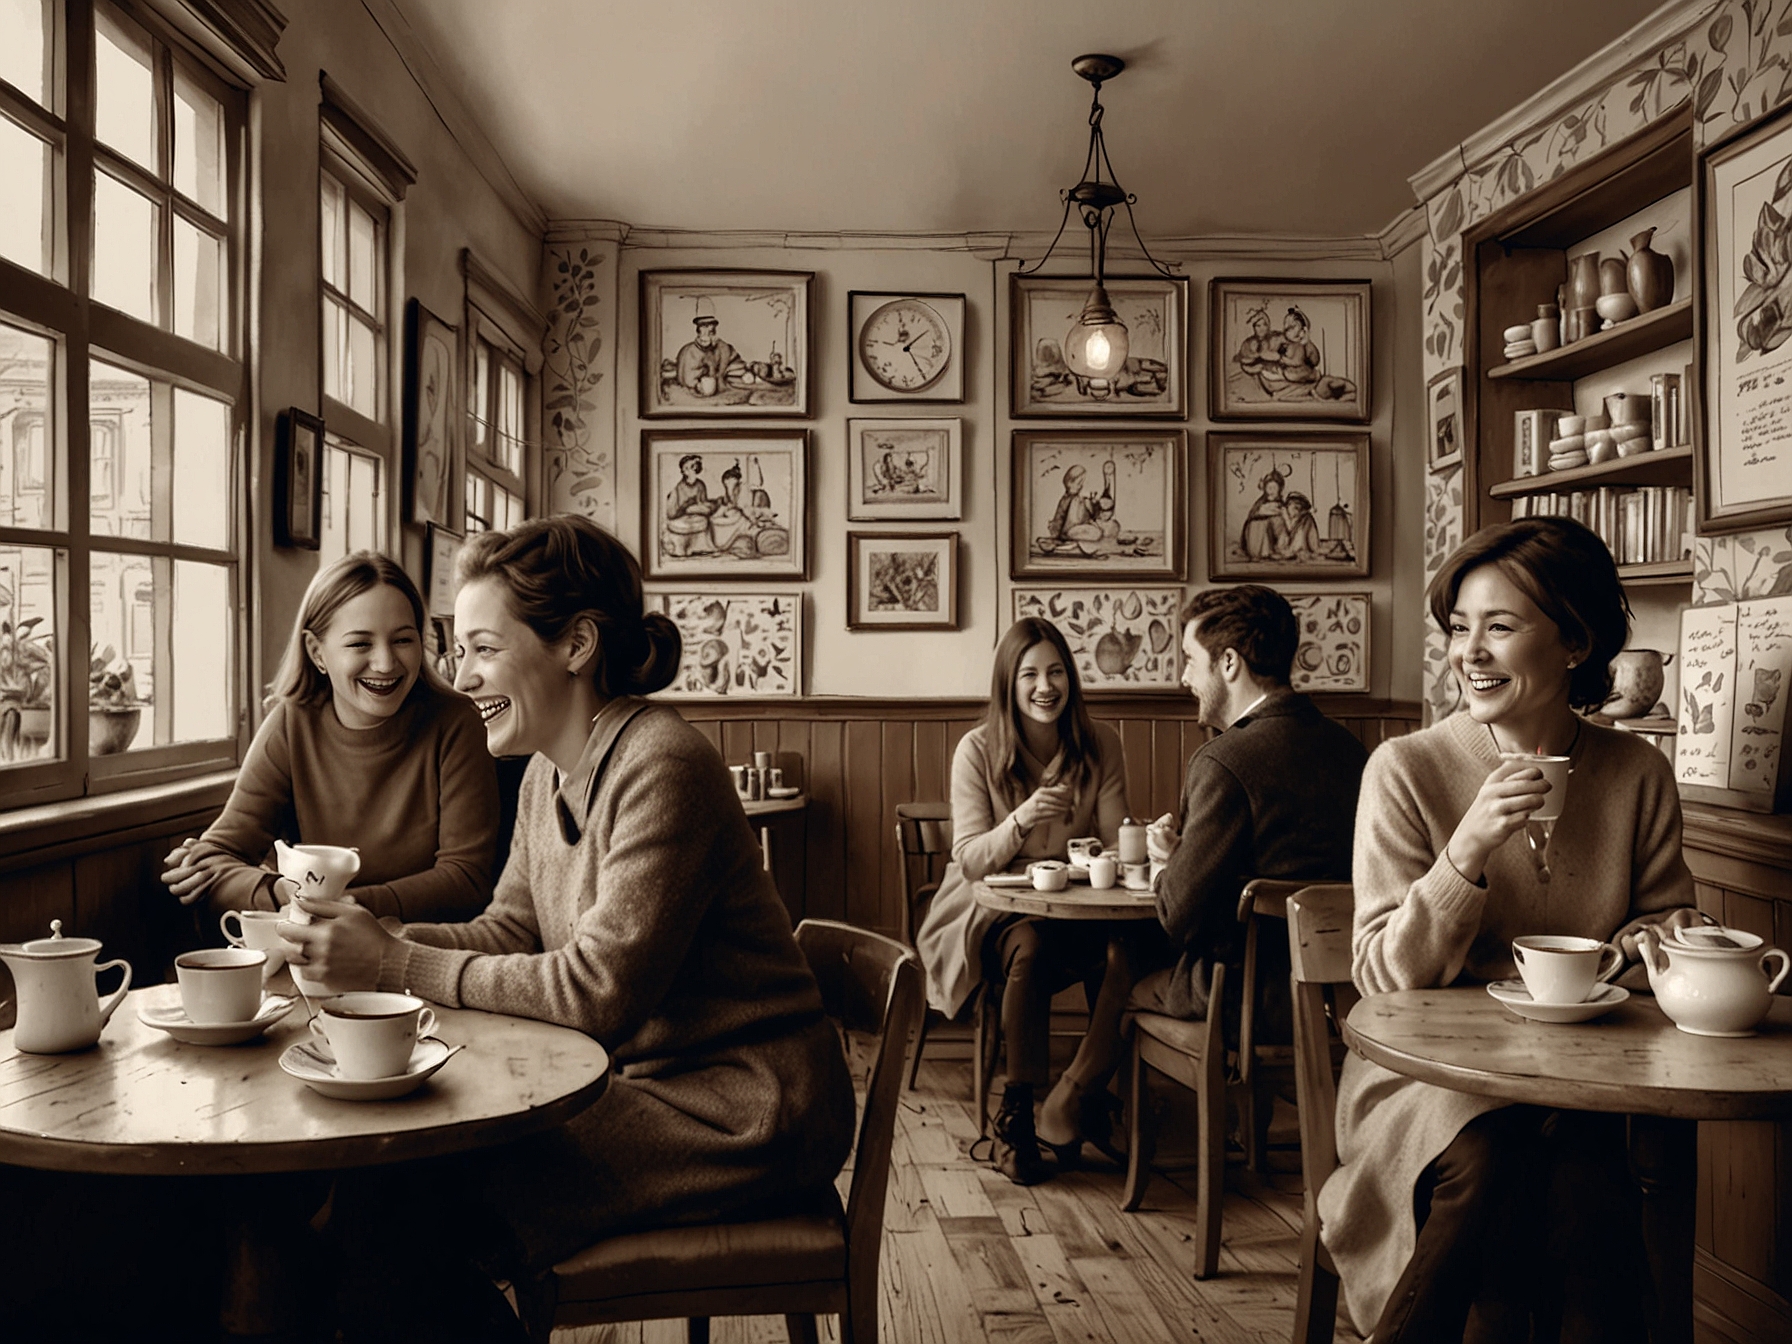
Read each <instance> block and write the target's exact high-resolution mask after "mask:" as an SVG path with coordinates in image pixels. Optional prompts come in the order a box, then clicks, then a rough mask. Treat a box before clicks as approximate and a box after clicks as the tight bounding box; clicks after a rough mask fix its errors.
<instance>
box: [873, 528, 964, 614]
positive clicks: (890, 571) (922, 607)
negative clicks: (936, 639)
mask: <svg viewBox="0 0 1792 1344" xmlns="http://www.w3.org/2000/svg"><path fill="white" fill-rule="evenodd" d="M846 628H847V629H849V630H956V629H958V533H956V532H848V533H847V534H846Z"/></svg>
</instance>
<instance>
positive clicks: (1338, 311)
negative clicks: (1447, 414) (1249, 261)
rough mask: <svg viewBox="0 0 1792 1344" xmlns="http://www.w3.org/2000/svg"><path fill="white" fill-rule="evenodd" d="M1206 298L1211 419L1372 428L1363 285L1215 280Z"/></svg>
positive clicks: (1367, 293) (1367, 291) (1367, 300)
mask: <svg viewBox="0 0 1792 1344" xmlns="http://www.w3.org/2000/svg"><path fill="white" fill-rule="evenodd" d="M1212 300H1213V322H1212V326H1211V327H1210V328H1209V331H1208V338H1209V345H1210V347H1211V352H1212V368H1211V378H1210V386H1209V389H1208V414H1209V415H1210V416H1211V417H1212V418H1213V419H1215V420H1331V421H1342V422H1345V423H1351V424H1367V423H1368V422H1369V412H1370V407H1371V399H1370V388H1369V377H1370V368H1371V363H1370V321H1369V319H1370V308H1371V286H1370V282H1369V281H1367V280H1297V279H1290V278H1287V277H1280V278H1266V279H1251V278H1236V279H1233V278H1228V279H1217V280H1215V281H1214V282H1213V286H1212ZM1457 404H1458V405H1460V404H1461V398H1460V396H1458V398H1457Z"/></svg>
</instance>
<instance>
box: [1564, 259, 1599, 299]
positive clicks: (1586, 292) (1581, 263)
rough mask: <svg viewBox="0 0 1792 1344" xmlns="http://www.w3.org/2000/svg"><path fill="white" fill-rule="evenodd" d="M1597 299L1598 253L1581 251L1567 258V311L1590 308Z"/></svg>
mask: <svg viewBox="0 0 1792 1344" xmlns="http://www.w3.org/2000/svg"><path fill="white" fill-rule="evenodd" d="M1598 300H1599V254H1598V253H1597V252H1583V253H1581V254H1580V255H1579V256H1578V257H1570V258H1569V259H1568V311H1569V312H1573V311H1574V310H1575V309H1577V308H1591V307H1592V306H1593V305H1594V304H1595V303H1596V302H1598Z"/></svg>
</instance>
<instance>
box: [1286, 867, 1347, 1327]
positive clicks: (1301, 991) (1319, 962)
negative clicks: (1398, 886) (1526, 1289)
mask: <svg viewBox="0 0 1792 1344" xmlns="http://www.w3.org/2000/svg"><path fill="white" fill-rule="evenodd" d="M1353 906H1354V900H1353V898H1352V893H1351V887H1350V884H1349V883H1347V882H1335V883H1325V884H1322V885H1318V886H1310V887H1306V888H1303V889H1302V890H1301V891H1300V892H1298V893H1296V894H1295V895H1294V896H1292V897H1290V898H1289V899H1288V902H1287V911H1288V954H1289V960H1290V961H1291V962H1292V963H1293V970H1292V972H1291V974H1290V977H1289V979H1290V985H1291V988H1292V990H1293V994H1294V1067H1295V1074H1294V1080H1295V1095H1296V1097H1297V1098H1298V1102H1299V1106H1300V1161H1301V1179H1302V1184H1304V1185H1305V1186H1306V1194H1305V1196H1304V1198H1303V1199H1302V1207H1303V1216H1302V1219H1301V1229H1300V1277H1299V1280H1298V1284H1297V1290H1296V1297H1295V1304H1294V1344H1331V1340H1332V1338H1333V1334H1334V1331H1335V1328H1336V1325H1337V1319H1338V1272H1337V1270H1336V1269H1335V1268H1334V1267H1333V1265H1332V1258H1331V1256H1330V1255H1329V1254H1328V1253H1327V1252H1326V1249H1325V1246H1324V1244H1323V1243H1322V1242H1321V1241H1320V1240H1319V1210H1318V1208H1317V1201H1318V1198H1319V1190H1320V1187H1321V1186H1323V1185H1324V1184H1325V1181H1326V1178H1327V1177H1328V1176H1330V1175H1331V1174H1332V1172H1334V1171H1336V1170H1337V1168H1338V1147H1337V1140H1336V1138H1335V1136H1334V1134H1333V1130H1332V1124H1333V1121H1334V1119H1335V1117H1336V1114H1337V1109H1338V1082H1337V1075H1336V1072H1335V1067H1336V1061H1338V1060H1339V1059H1341V1057H1342V1053H1343V1049H1344V1047H1343V1044H1342V1042H1339V1041H1336V1040H1335V1039H1334V1032H1333V1030H1332V1027H1333V1024H1335V1023H1338V1022H1341V1021H1343V1020H1344V1018H1345V1017H1346V1016H1347V1015H1348V1014H1349V1012H1350V1010H1351V1008H1352V1007H1354V1006H1355V1004H1356V1001H1357V997H1358V995H1357V992H1356V987H1355V986H1354V985H1353V984H1352V983H1351V979H1350V963H1351V954H1350V937H1351V915H1352V909H1353ZM1328 997H1329V998H1330V999H1331V1004H1330V1010H1329V1017H1330V1020H1329V1022H1328V1009H1327V1002H1326V1001H1327V998H1328Z"/></svg>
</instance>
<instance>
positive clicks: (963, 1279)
mask: <svg viewBox="0 0 1792 1344" xmlns="http://www.w3.org/2000/svg"><path fill="white" fill-rule="evenodd" d="M970 1091H971V1089H970V1069H969V1066H968V1064H966V1063H965V1062H963V1061H954V1060H950V1059H948V1060H945V1061H942V1062H939V1063H936V1062H934V1061H933V1058H932V1052H931V1050H930V1051H929V1056H928V1058H927V1060H926V1061H925V1062H924V1063H923V1064H922V1066H921V1077H920V1082H919V1085H918V1087H917V1089H916V1091H914V1092H909V1093H904V1094H903V1099H902V1109H901V1113H900V1115H899V1116H898V1119H897V1122H896V1143H895V1162H894V1169H893V1172H892V1176H891V1185H890V1199H889V1203H888V1206H887V1208H886V1211H885V1219H884V1247H883V1265H882V1274H881V1286H880V1296H881V1299H882V1301H881V1307H880V1311H879V1332H878V1334H879V1340H880V1342H881V1344H959V1341H965V1342H966V1344H980V1342H981V1341H989V1344H1070V1342H1071V1341H1079V1342H1081V1341H1107V1340H1113V1341H1117V1342H1120V1344H1157V1342H1158V1341H1164V1340H1200V1341H1204V1342H1206V1344H1271V1342H1272V1341H1273V1342H1274V1344H1286V1342H1287V1341H1288V1340H1289V1339H1290V1338H1291V1335H1292V1331H1293V1324H1294V1287H1295V1270H1296V1262H1297V1259H1298V1240H1297V1239H1298V1233H1299V1227H1300V1179H1299V1177H1298V1176H1296V1175H1292V1174H1286V1175H1281V1174H1276V1175H1270V1176H1268V1177H1266V1178H1263V1179H1258V1178H1254V1177H1252V1176H1251V1175H1250V1173H1249V1172H1247V1171H1246V1170H1245V1169H1244V1168H1243V1167H1242V1166H1240V1165H1236V1164H1234V1165H1232V1166H1230V1167H1229V1168H1228V1171H1227V1188H1226V1205H1225V1215H1224V1219H1225V1221H1224V1231H1223V1238H1222V1246H1221V1250H1220V1270H1219V1274H1218V1275H1217V1276H1216V1277H1214V1278H1212V1279H1209V1280H1207V1281H1206V1282H1196V1280H1195V1279H1194V1277H1193V1273H1192V1271H1193V1267H1194V1241H1193V1236H1194V1212H1195V1200H1194V1172H1193V1170H1192V1168H1191V1169H1189V1170H1187V1171H1181V1172H1175V1171H1173V1172H1170V1173H1168V1174H1163V1173H1160V1174H1159V1175H1157V1176H1155V1177H1154V1178H1153V1180H1152V1182H1151V1186H1150V1188H1149V1189H1148V1190H1147V1192H1146V1195H1145V1207H1144V1208H1143V1209H1141V1210H1140V1211H1139V1212H1137V1213H1122V1212H1121V1211H1120V1207H1119V1200H1120V1188H1121V1183H1122V1176H1121V1173H1120V1172H1119V1171H1118V1170H1116V1169H1115V1168H1113V1167H1112V1166H1109V1165H1107V1164H1106V1163H1105V1162H1102V1161H1101V1160H1100V1159H1099V1158H1097V1159H1096V1161H1097V1163H1098V1165H1095V1166H1093V1167H1091V1168H1089V1169H1086V1170H1081V1171H1076V1172H1071V1173H1067V1174H1064V1175H1061V1176H1058V1177H1056V1178H1055V1179H1053V1180H1051V1181H1048V1182H1046V1183H1045V1184H1043V1185H1036V1186H1032V1187H1030V1188H1023V1187H1021V1186H1017V1185H1013V1184H1010V1183H1009V1181H1008V1180H1007V1179H1006V1178H1005V1177H1003V1176H1002V1175H1001V1174H1000V1173H998V1172H997V1171H996V1170H995V1169H994V1168H992V1167H990V1166H989V1165H988V1164H987V1163H982V1162H976V1161H973V1160H972V1159H971V1158H970V1156H969V1155H968V1154H969V1149H970V1147H971V1144H972V1141H973V1140H975V1139H976V1137H977V1123H976V1119H975V1116H974V1113H973V1110H972V1107H971V1104H970ZM1172 1142H1173V1136H1171V1135H1167V1134H1166V1135H1165V1139H1164V1146H1165V1147H1166V1148H1167V1147H1169V1146H1170V1144H1171V1143H1172ZM979 1151H981V1149H979ZM1085 1151H1088V1150H1087V1149H1085ZM711 1337H712V1338H713V1339H714V1340H715V1341H716V1344H740V1342H741V1341H754V1342H755V1344H757V1342H758V1341H768V1342H770V1341H782V1340H783V1339H784V1323H783V1320H782V1318H772V1317H753V1318H742V1319H734V1320H718V1321H716V1322H715V1323H714V1326H713V1334H712V1336H711ZM822 1337H823V1339H826V1340H838V1338H839V1330H838V1323H837V1322H836V1321H835V1320H834V1319H833V1318H827V1319H826V1320H824V1322H823V1334H822ZM554 1339H555V1341H556V1344H612V1341H615V1342H616V1344H637V1341H639V1342H640V1344H673V1342H674V1341H681V1340H683V1339H684V1325H683V1322H678V1321H658V1322H650V1323H646V1324H642V1325H626V1326H595V1327H589V1328H586V1329H583V1330H564V1331H556V1332H555V1335H554ZM1336 1339H1337V1340H1338V1341H1340V1342H1342V1341H1355V1340H1356V1336H1355V1335H1354V1334H1353V1333H1351V1332H1350V1331H1349V1330H1348V1329H1343V1328H1340V1329H1339V1331H1338V1332H1337V1335H1336Z"/></svg>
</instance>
